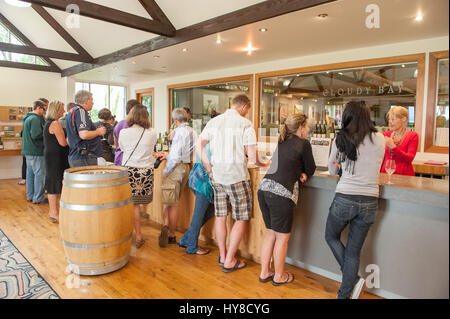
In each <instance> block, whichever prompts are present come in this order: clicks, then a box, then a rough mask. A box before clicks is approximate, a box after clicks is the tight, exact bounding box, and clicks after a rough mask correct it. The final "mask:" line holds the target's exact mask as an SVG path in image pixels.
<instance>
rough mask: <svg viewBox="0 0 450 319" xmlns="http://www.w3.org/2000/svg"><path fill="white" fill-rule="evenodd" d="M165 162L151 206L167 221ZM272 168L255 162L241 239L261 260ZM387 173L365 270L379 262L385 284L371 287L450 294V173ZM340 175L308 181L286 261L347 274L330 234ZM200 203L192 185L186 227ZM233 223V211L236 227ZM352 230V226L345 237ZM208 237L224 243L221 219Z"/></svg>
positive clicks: (245, 252)
mask: <svg viewBox="0 0 450 319" xmlns="http://www.w3.org/2000/svg"><path fill="white" fill-rule="evenodd" d="M164 167H165V161H164V162H163V163H162V164H161V165H160V167H159V168H158V169H157V170H155V179H154V185H155V187H154V198H153V202H152V203H151V204H150V205H149V206H148V213H149V214H150V219H151V220H152V221H155V222H157V223H159V224H161V223H162V218H161V211H162V204H161V188H160V187H159V186H160V185H161V180H162V170H163V168H164ZM264 171H265V169H263V168H257V167H252V166H250V167H249V173H250V177H251V181H252V190H253V214H252V219H251V220H250V222H249V224H248V229H247V232H246V234H245V236H244V238H243V240H242V242H241V245H240V247H239V254H240V256H242V257H244V258H248V259H251V260H254V261H256V262H259V261H260V250H261V243H262V240H263V236H264V233H265V226H264V222H263V219H262V216H261V212H260V210H259V205H258V199H257V195H256V193H257V189H258V185H259V183H260V181H261V180H262V178H263V177H264ZM387 178H388V176H387V175H386V174H380V179H379V184H380V200H379V208H378V212H377V218H376V221H375V223H374V225H373V226H372V228H371V230H370V232H369V234H368V236H367V238H366V241H365V244H364V247H363V250H362V254H361V264H360V275H363V276H364V277H367V276H369V275H372V276H373V275H374V269H378V270H379V272H378V274H379V287H378V288H371V289H367V291H369V292H371V293H373V294H376V295H379V296H381V297H385V298H448V297H449V271H448V269H449V223H448V222H449V211H448V208H449V198H448V193H449V184H448V181H445V180H439V179H430V178H422V177H410V176H397V175H393V176H392V178H391V181H392V182H393V185H386V182H387ZM337 181H338V178H337V177H336V176H330V175H329V174H327V172H316V174H315V175H314V176H313V177H312V178H311V179H310V180H309V181H308V182H307V183H306V184H305V185H304V186H303V187H301V190H300V195H299V202H298V205H297V207H296V210H295V217H294V224H293V229H292V233H291V238H290V241H289V248H288V255H287V259H286V262H287V263H289V264H291V265H294V266H298V267H300V268H303V269H307V270H309V271H311V272H314V273H317V274H320V275H322V276H325V277H328V278H331V279H334V280H337V281H341V272H340V269H339V266H338V264H337V262H336V260H335V258H334V256H333V254H332V252H331V250H330V249H329V247H328V245H327V243H326V241H325V225H326V220H327V216H328V210H329V207H330V205H331V202H332V200H333V197H334V194H335V188H336V184H337ZM194 204H195V196H194V195H193V193H192V192H191V191H190V189H189V188H188V187H186V189H185V190H184V192H183V194H182V197H181V201H180V206H179V220H178V227H177V228H178V230H179V231H180V232H184V231H186V230H187V229H188V228H189V224H190V221H191V218H192V214H193V210H194ZM230 215H231V214H230ZM232 223H233V221H232V219H231V216H229V217H228V227H229V229H230V227H231V226H232ZM347 234H348V229H347V230H345V232H344V234H343V238H347ZM200 240H203V241H206V242H207V243H209V244H213V245H216V241H215V233H214V222H213V219H212V220H210V221H209V222H208V223H207V224H206V225H205V226H204V227H203V229H202V231H201V233H200ZM344 243H345V241H344ZM369 265H371V266H369ZM373 265H376V266H373ZM368 266H369V267H368ZM367 267H368V268H367ZM366 268H367V269H366ZM366 270H367V271H366Z"/></svg>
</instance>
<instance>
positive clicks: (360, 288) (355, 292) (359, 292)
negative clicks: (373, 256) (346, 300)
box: [351, 278, 366, 299]
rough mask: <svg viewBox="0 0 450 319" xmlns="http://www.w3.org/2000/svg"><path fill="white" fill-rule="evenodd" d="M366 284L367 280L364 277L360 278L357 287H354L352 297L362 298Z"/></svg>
mask: <svg viewBox="0 0 450 319" xmlns="http://www.w3.org/2000/svg"><path fill="white" fill-rule="evenodd" d="M365 286H366V281H365V280H364V279H363V278H359V280H358V282H357V283H356V285H355V287H353V291H352V297H351V299H360V298H361V296H362V294H363V292H364V287H365Z"/></svg>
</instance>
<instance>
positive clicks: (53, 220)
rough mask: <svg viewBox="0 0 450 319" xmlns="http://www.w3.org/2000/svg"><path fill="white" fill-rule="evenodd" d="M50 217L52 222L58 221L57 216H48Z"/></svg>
mask: <svg viewBox="0 0 450 319" xmlns="http://www.w3.org/2000/svg"><path fill="white" fill-rule="evenodd" d="M49 218H50V221H51V222H52V223H57V222H58V219H57V218H54V217H49Z"/></svg>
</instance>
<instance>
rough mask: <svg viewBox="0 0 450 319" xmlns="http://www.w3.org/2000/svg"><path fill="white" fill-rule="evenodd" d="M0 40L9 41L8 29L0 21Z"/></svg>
mask: <svg viewBox="0 0 450 319" xmlns="http://www.w3.org/2000/svg"><path fill="white" fill-rule="evenodd" d="M0 42H6V43H9V30H8V29H7V28H6V27H4V26H3V24H1V23H0Z"/></svg>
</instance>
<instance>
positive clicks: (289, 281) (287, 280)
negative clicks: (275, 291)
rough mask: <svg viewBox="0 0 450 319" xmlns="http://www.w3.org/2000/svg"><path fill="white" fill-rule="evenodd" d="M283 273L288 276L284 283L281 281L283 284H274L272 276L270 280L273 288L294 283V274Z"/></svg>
mask: <svg viewBox="0 0 450 319" xmlns="http://www.w3.org/2000/svg"><path fill="white" fill-rule="evenodd" d="M285 273H286V274H287V275H288V277H287V279H286V280H285V281H283V282H276V281H275V280H273V278H275V276H274V277H273V278H272V285H274V286H281V285H284V284H288V283H291V282H293V281H294V274H293V273H290V272H285ZM291 276H292V279H291V280H289V278H291Z"/></svg>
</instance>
